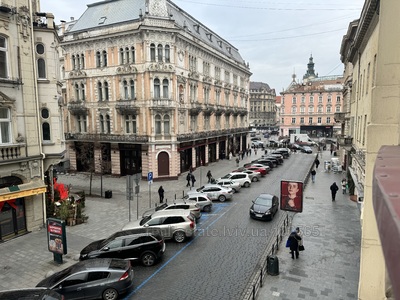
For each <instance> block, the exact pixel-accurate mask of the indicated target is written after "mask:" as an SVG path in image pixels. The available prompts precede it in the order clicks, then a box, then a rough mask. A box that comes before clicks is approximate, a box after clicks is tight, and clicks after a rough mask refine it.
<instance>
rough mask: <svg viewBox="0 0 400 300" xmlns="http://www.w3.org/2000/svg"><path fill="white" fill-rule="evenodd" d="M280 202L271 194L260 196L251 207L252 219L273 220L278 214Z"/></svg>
mask: <svg viewBox="0 0 400 300" xmlns="http://www.w3.org/2000/svg"><path fill="white" fill-rule="evenodd" d="M278 208H279V200H278V197H277V196H274V195H271V194H260V195H259V196H258V197H257V198H256V199H255V200H253V204H252V205H251V207H250V217H252V218H253V219H259V220H272V219H273V218H274V216H275V214H276V213H277V212H278Z"/></svg>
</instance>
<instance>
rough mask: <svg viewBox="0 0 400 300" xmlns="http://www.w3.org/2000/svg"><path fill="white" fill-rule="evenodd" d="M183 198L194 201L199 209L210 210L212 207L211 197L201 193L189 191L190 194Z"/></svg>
mask: <svg viewBox="0 0 400 300" xmlns="http://www.w3.org/2000/svg"><path fill="white" fill-rule="evenodd" d="M184 200H185V201H191V202H194V203H196V204H197V205H198V206H199V207H200V209H201V211H204V212H210V211H211V209H212V201H211V199H210V198H208V196H207V195H206V194H203V193H198V192H191V193H190V195H186V196H185V197H184Z"/></svg>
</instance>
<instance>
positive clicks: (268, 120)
mask: <svg viewBox="0 0 400 300" xmlns="http://www.w3.org/2000/svg"><path fill="white" fill-rule="evenodd" d="M275 101H276V94H275V89H271V88H270V87H269V85H268V84H266V83H263V82H250V114H249V122H250V126H252V127H255V128H271V127H274V126H275V125H276V102H275Z"/></svg>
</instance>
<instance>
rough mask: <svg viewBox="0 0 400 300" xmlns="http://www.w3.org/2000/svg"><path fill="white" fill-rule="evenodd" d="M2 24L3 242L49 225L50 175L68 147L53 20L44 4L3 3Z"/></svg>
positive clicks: (0, 203)
mask: <svg viewBox="0 0 400 300" xmlns="http://www.w3.org/2000/svg"><path fill="white" fill-rule="evenodd" d="M0 24H1V25H0V86H1V89H0V241H4V240H7V239H10V238H13V237H16V236H19V235H23V234H26V233H27V232H29V231H32V230H35V229H38V228H40V227H42V226H43V224H44V222H45V220H46V198H45V192H46V190H47V185H46V183H48V181H47V180H45V174H49V172H48V171H51V170H52V167H53V165H56V164H58V162H59V161H60V160H61V159H62V158H63V156H64V155H65V143H64V134H63V119H62V115H63V114H62V99H61V84H60V82H59V75H60V74H59V70H60V69H59V59H58V53H57V51H58V49H59V39H58V36H57V32H56V30H55V28H54V17H53V15H52V14H51V13H41V12H40V6H39V1H38V0H37V1H35V0H2V1H1V4H0ZM51 173H52V172H51Z"/></svg>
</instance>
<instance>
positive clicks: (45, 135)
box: [40, 108, 51, 141]
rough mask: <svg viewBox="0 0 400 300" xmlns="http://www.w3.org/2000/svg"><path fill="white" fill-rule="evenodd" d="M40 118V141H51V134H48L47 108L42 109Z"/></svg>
mask: <svg viewBox="0 0 400 300" xmlns="http://www.w3.org/2000/svg"><path fill="white" fill-rule="evenodd" d="M40 114H41V117H42V135H43V136H42V139H43V141H50V140H51V132H50V124H49V117H50V114H49V110H48V109H47V108H43V109H42V111H41V113H40Z"/></svg>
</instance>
